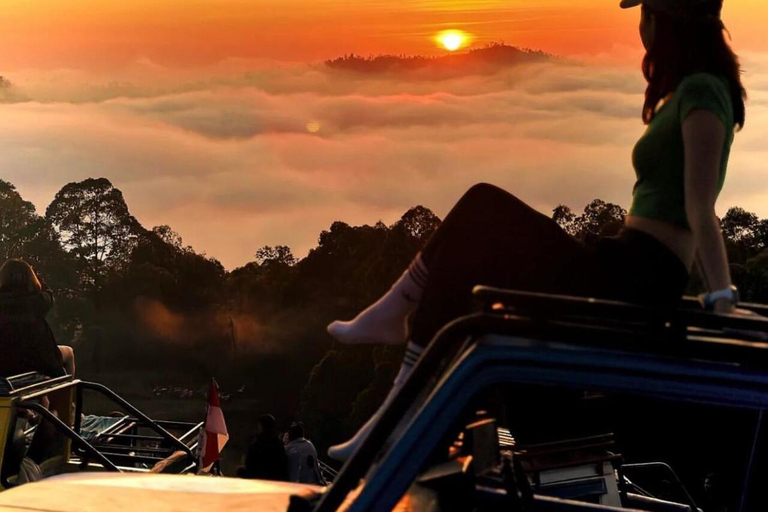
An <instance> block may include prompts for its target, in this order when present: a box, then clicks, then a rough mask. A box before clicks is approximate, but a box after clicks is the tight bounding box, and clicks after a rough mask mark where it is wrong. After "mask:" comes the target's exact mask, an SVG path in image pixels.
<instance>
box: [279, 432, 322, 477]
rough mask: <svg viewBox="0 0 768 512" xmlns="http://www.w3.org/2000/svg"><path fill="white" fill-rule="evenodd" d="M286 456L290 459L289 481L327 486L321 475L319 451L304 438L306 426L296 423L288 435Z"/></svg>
mask: <svg viewBox="0 0 768 512" xmlns="http://www.w3.org/2000/svg"><path fill="white" fill-rule="evenodd" d="M286 437H287V441H288V442H287V443H286V445H285V456H286V457H287V459H288V480H289V481H291V482H299V483H302V484H314V485H326V482H325V480H324V479H323V477H322V475H321V474H320V467H319V466H318V462H317V450H315V446H314V445H313V444H312V442H311V441H310V440H309V439H307V438H306V437H304V425H303V424H301V423H294V424H293V425H291V428H289V429H288V432H287V434H286Z"/></svg>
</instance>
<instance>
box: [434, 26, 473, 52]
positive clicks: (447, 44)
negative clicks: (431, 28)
mask: <svg viewBox="0 0 768 512" xmlns="http://www.w3.org/2000/svg"><path fill="white" fill-rule="evenodd" d="M435 40H436V41H437V43H438V44H439V45H440V46H442V47H443V48H445V49H446V50H448V51H449V52H455V51H456V50H458V49H459V48H461V47H463V46H466V45H467V43H468V42H469V34H467V33H466V32H464V31H462V30H443V31H442V32H440V33H438V34H437V36H435Z"/></svg>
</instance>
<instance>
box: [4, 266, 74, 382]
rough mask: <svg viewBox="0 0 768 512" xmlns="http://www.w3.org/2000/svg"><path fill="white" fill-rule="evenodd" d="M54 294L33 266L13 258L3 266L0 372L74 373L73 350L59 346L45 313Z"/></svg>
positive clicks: (49, 307) (51, 302)
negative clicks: (40, 278)
mask: <svg viewBox="0 0 768 512" xmlns="http://www.w3.org/2000/svg"><path fill="white" fill-rule="evenodd" d="M52 306H53V293H52V292H51V290H50V288H48V287H47V286H45V284H44V283H41V281H40V280H39V279H38V277H37V275H36V274H35V272H34V270H32V267H31V266H30V265H29V264H28V263H26V262H24V261H21V260H17V259H10V260H8V261H6V262H5V263H4V264H3V266H2V267H0V354H2V357H0V375H4V376H10V375H17V374H20V373H25V372H30V371H36V372H40V373H42V374H45V375H49V376H51V377H55V376H60V375H63V374H64V368H66V371H67V373H69V374H70V375H72V374H74V372H75V357H74V352H73V351H72V349H71V348H70V347H65V346H57V345H56V340H55V338H54V336H53V332H52V331H51V328H50V326H49V325H48V322H46V320H45V316H46V315H47V314H48V312H49V311H50V309H51V307H52Z"/></svg>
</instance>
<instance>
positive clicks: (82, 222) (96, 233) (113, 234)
mask: <svg viewBox="0 0 768 512" xmlns="http://www.w3.org/2000/svg"><path fill="white" fill-rule="evenodd" d="M45 216H46V218H47V219H48V220H49V221H50V222H51V224H52V225H53V226H54V227H55V228H56V230H57V231H58V232H59V234H60V236H61V241H62V244H63V246H64V248H65V249H67V250H68V251H69V252H70V253H71V254H73V255H74V256H75V257H76V258H77V259H78V261H79V262H80V263H81V265H82V266H83V272H82V279H83V282H84V283H87V284H89V285H90V286H92V287H93V288H94V289H99V288H100V287H101V285H102V280H103V278H104V275H105V273H106V272H107V271H109V270H113V269H117V268H119V267H120V266H121V265H122V264H124V263H125V262H126V261H127V259H128V256H129V255H130V252H131V250H132V249H133V247H134V246H135V244H136V241H137V237H138V236H139V234H141V233H142V231H143V228H142V227H141V225H140V224H139V223H138V221H137V220H136V219H135V218H134V217H133V216H132V215H131V214H130V212H129V211H128V206H127V205H126V204H125V200H124V199H123V194H122V192H120V190H118V189H116V188H115V187H113V186H112V183H110V182H109V180H107V179H106V178H98V179H94V178H89V179H86V180H84V181H81V182H76V183H69V184H67V185H65V186H64V188H62V189H61V190H60V191H59V192H58V193H57V194H56V197H55V198H54V200H53V202H52V203H51V204H50V205H49V206H48V209H47V210H46V212H45Z"/></svg>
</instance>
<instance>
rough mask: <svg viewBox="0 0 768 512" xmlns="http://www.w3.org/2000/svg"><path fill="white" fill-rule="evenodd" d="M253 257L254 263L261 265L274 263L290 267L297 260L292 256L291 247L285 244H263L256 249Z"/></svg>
mask: <svg viewBox="0 0 768 512" xmlns="http://www.w3.org/2000/svg"><path fill="white" fill-rule="evenodd" d="M254 258H255V259H256V263H257V264H258V265H261V266H264V265H269V264H273V263H276V264H282V265H287V266H289V267H292V266H293V265H295V264H296V262H297V261H298V260H296V258H295V257H294V256H293V253H292V252H291V248H290V247H288V246H286V245H276V246H274V247H271V246H269V245H265V246H264V247H261V248H260V249H258V250H257V251H256V254H255V255H254Z"/></svg>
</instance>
